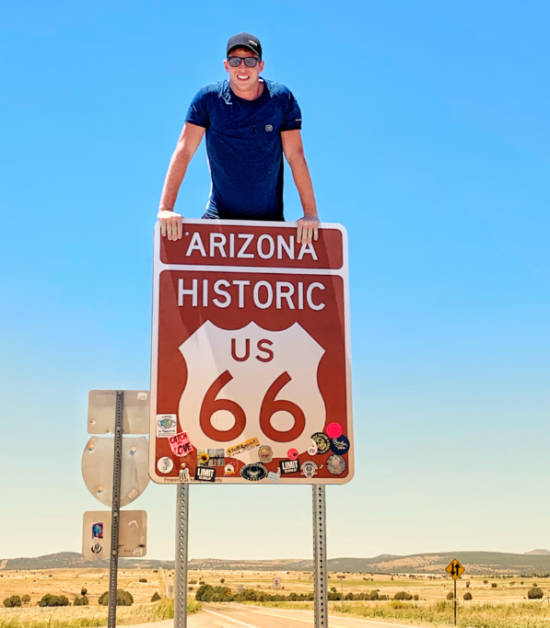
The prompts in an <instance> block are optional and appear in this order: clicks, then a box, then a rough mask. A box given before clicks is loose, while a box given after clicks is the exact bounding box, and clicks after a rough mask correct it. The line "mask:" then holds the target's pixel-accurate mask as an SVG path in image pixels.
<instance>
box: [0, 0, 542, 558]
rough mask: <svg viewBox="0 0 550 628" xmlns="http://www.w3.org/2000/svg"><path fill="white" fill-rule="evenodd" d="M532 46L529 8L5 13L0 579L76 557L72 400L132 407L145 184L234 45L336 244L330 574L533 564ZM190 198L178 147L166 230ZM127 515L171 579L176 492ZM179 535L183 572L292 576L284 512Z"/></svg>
mask: <svg viewBox="0 0 550 628" xmlns="http://www.w3.org/2000/svg"><path fill="white" fill-rule="evenodd" d="M549 21H550V6H549V4H548V3H547V2H545V1H544V0H538V1H537V0H526V1H525V2H521V3H520V2H512V1H510V0H499V1H498V2H497V1H495V0H485V1H484V2H475V1H473V0H460V1H458V0H448V1H445V2H441V1H440V0H383V1H382V0H378V1H372V2H371V1H368V0H367V1H360V0H341V1H340V2H334V3H333V2H330V3H328V2H323V1H319V0H315V2H313V1H310V0H302V1H300V2H295V1H292V2H291V1H289V0H277V1H274V0H273V1H262V2H256V3H248V4H246V3H244V4H243V3H238V4H235V3H230V2H229V3H228V2H220V1H219V0H208V1H205V2H180V1H176V0H163V1H162V2H161V1H152V0H151V1H146V0H143V1H140V2H135V1H134V0H132V1H130V0H120V1H118V2H107V1H106V0H97V1H96V2H93V3H78V2H77V3H75V2H68V1H65V2H62V1H60V0H52V1H51V2H48V3H44V2H38V1H37V0H29V1H28V2H24V3H19V4H17V3H9V4H7V5H6V6H5V7H4V10H3V15H2V20H1V24H0V56H1V57H2V59H3V63H2V64H1V67H0V75H1V82H2V90H1V92H0V101H1V106H2V124H1V127H0V134H1V135H0V151H1V161H2V165H1V176H2V187H1V196H0V198H1V203H2V229H1V230H0V231H1V234H2V236H1V237H2V241H1V247H0V255H1V264H2V277H3V282H2V283H3V288H2V293H3V297H4V298H3V305H2V308H1V310H0V317H1V318H0V323H1V324H0V335H1V346H2V350H1V355H2V360H1V372H0V385H1V387H2V391H1V396H2V404H1V412H2V426H3V438H2V439H1V440H0V478H1V480H0V492H1V495H2V512H1V516H0V558H8V557H16V556H35V555H39V554H46V553H50V552H57V551H63V550H71V551H80V547H81V525H82V524H81V521H82V513H83V512H84V511H85V510H96V509H101V508H102V506H101V505H100V504H99V502H97V501H96V500H95V499H94V498H93V497H92V495H91V494H90V493H89V492H88V490H87V489H86V487H85V485H84V482H83V480H82V477H81V472H80V463H81V456H82V451H83V448H84V445H85V443H86V441H87V438H88V436H87V433H86V413H87V395H88V390H89V389H92V388H107V389H112V388H121V389H138V388H145V389H148V387H149V359H150V331H151V277H152V233H153V225H154V221H155V216H156V208H157V204H158V199H159V195H160V190H161V186H162V182H163V178H164V174H165V171H166V167H167V164H168V160H169V157H170V154H171V152H172V150H173V147H174V145H175V142H176V140H177V137H178V134H179V132H180V129H181V126H182V124H183V120H184V116H185V113H186V109H187V105H188V103H189V100H190V99H191V97H192V96H193V94H194V93H195V92H196V91H197V90H198V89H199V88H200V87H201V86H202V85H204V84H206V83H209V82H213V81H216V80H219V79H222V78H224V74H225V73H224V70H223V66H222V59H223V57H224V55H225V42H226V41H227V38H228V37H229V36H230V35H232V34H234V33H237V32H240V31H243V30H246V31H250V32H252V33H254V34H256V35H258V36H259V37H260V39H261V40H262V44H263V47H264V56H265V62H266V63H265V69H264V76H265V77H267V78H272V79H274V80H278V81H280V82H282V83H285V84H286V85H288V86H289V87H290V88H291V89H292V91H293V92H294V94H295V96H296V98H297V99H298V102H299V103H300V106H301V108H302V113H303V119H304V123H303V138H304V144H305V148H306V156H307V159H308V162H309V166H310V170H311V173H312V178H313V181H314V187H315V193H316V196H317V201H318V206H319V211H320V214H321V217H322V219H324V220H326V221H329V222H341V223H343V224H344V225H345V226H346V227H347V229H348V231H349V236H350V238H349V240H350V280H351V284H350V286H351V319H352V353H353V387H354V412H355V448H356V464H357V472H356V477H355V479H354V480H353V481H352V482H351V483H350V484H348V485H345V486H333V487H329V488H328V489H327V512H328V554H329V556H331V557H336V556H373V555H376V554H379V553H386V552H387V553H396V554H406V553H414V552H423V551H443V550H449V551H450V550H461V549H462V550H466V549H468V550H495V551H511V552H523V551H528V550H531V549H533V548H535V547H547V548H548V547H550V538H549V536H548V534H549V533H548V530H549V521H550V501H549V500H548V499H547V496H546V493H547V489H546V485H547V478H548V451H549V449H550V433H549V430H548V424H549V410H550V404H549V401H550V385H549V375H550V368H549V365H550V357H549V356H550V333H549V320H550V290H549V280H548V276H549V274H548V270H549V258H550V254H549V246H548V241H549V227H550V219H549V211H548V209H549V206H550V185H549V170H550V168H549V167H550V133H549V131H550V121H549V120H550V118H549V116H548V103H549V102H550V87H549V85H550V83H549V81H548V67H549V62H550V50H549V39H548V24H549ZM208 187H209V179H208V172H207V166H206V159H205V154H204V149H203V148H201V149H200V151H199V152H198V153H197V155H196V156H195V159H194V161H193V162H192V164H191V167H190V169H189V172H188V177H187V179H186V181H185V182H184V184H183V186H182V189H181V191H180V196H179V200H178V206H177V209H178V210H179V211H181V212H182V213H183V214H184V215H186V216H188V217H193V218H198V217H200V215H201V214H202V211H203V207H204V204H205V202H206V198H207V194H208ZM285 202H286V217H287V220H295V219H296V218H297V217H298V216H299V215H300V208H299V202H298V198H297V194H296V191H295V189H294V187H293V185H292V182H291V178H290V177H287V187H286V193H285ZM130 507H131V508H137V509H145V510H147V512H148V516H149V538H148V543H149V554H148V555H149V556H150V557H153V558H173V556H174V518H175V517H174V511H175V488H174V487H173V486H159V485H155V484H152V483H150V484H149V486H148V488H147V490H146V491H145V493H144V494H143V495H142V496H141V497H140V498H138V499H137V500H136V501H135V502H133V503H132V505H131V506H130ZM190 513H191V516H190V526H191V528H190V549H189V552H190V556H191V557H218V558H224V557H227V558H232V557H234V558H249V559H251V558H274V557H304V558H306V557H310V556H311V555H312V549H311V548H312V545H311V489H310V488H308V487H272V486H269V487H257V486H243V487H231V486H204V487H202V486H200V487H195V486H193V487H191V503H190Z"/></svg>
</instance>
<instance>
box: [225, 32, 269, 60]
mask: <svg viewBox="0 0 550 628" xmlns="http://www.w3.org/2000/svg"><path fill="white" fill-rule="evenodd" d="M233 48H247V49H248V50H251V51H252V52H253V53H254V54H255V55H258V57H260V59H261V58H262V44H261V43H260V40H259V39H258V38H257V37H254V35H251V34H250V33H239V34H238V35H233V37H230V38H229V41H228V42H227V55H228V56H229V53H230V52H231V51H232V50H233Z"/></svg>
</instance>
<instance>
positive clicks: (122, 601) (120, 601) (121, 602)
mask: <svg viewBox="0 0 550 628" xmlns="http://www.w3.org/2000/svg"><path fill="white" fill-rule="evenodd" d="M133 603H134V598H133V597H132V594H131V593H130V592H129V591H124V590H123V589H117V592H116V605H117V606H132V604H133ZM98 604H101V605H102V606H109V591H105V593H102V594H101V595H100V596H99V599H98Z"/></svg>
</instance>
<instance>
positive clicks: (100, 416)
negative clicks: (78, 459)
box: [88, 390, 150, 434]
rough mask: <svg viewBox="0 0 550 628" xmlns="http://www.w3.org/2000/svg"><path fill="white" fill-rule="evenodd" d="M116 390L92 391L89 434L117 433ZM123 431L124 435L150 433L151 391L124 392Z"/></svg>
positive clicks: (89, 406) (90, 396) (89, 402)
mask: <svg viewBox="0 0 550 628" xmlns="http://www.w3.org/2000/svg"><path fill="white" fill-rule="evenodd" d="M116 393H117V391H116V390H90V394H89V398H88V434H113V433H114V431H115V406H116ZM123 394H124V402H123V406H122V407H123V411H122V431H123V432H124V434H147V433H148V432H149V406H150V400H149V391H148V390H124V391H123Z"/></svg>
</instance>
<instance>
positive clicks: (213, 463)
mask: <svg viewBox="0 0 550 628" xmlns="http://www.w3.org/2000/svg"><path fill="white" fill-rule="evenodd" d="M207 453H208V456H209V458H208V466H209V467H223V465H224V464H225V450H224V449H208V450H207Z"/></svg>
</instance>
